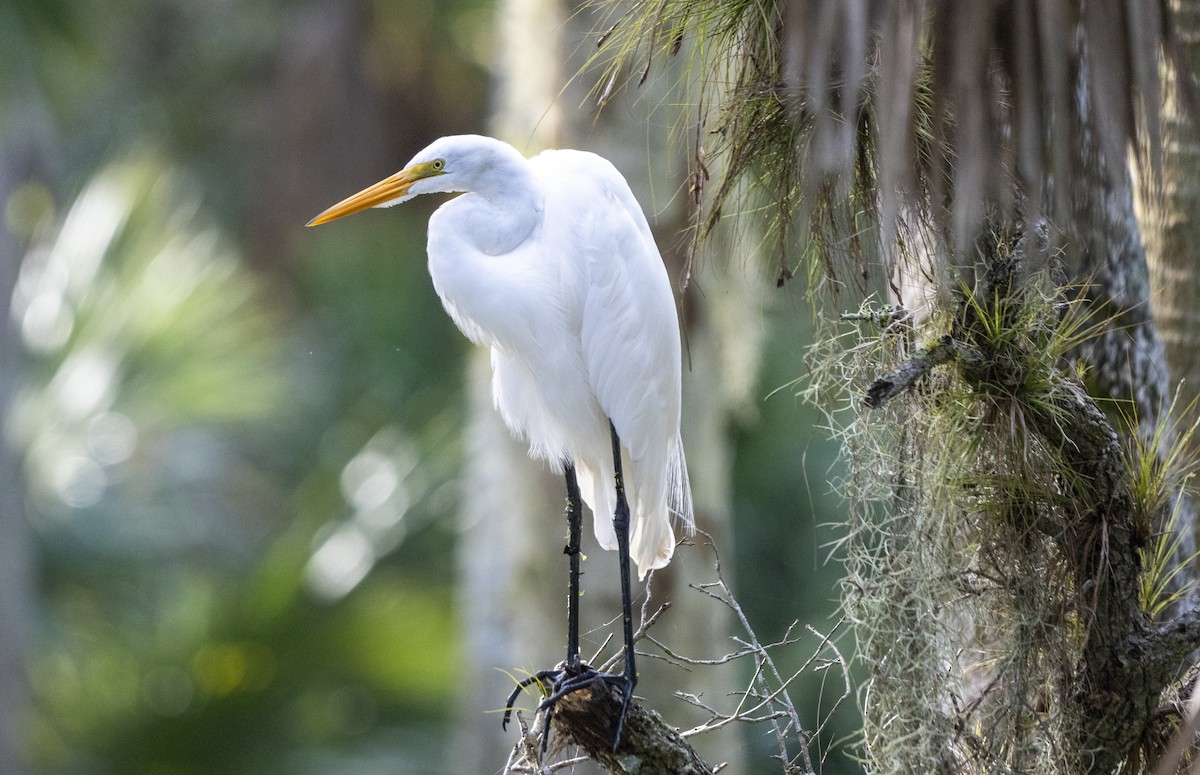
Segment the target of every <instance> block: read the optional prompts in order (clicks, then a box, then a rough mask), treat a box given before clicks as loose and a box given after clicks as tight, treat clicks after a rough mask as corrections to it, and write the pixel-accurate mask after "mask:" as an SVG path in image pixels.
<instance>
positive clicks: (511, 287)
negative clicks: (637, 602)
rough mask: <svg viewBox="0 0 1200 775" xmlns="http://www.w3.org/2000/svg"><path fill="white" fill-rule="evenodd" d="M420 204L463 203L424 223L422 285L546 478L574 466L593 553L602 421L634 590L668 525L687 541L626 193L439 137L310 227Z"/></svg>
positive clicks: (664, 359)
mask: <svg viewBox="0 0 1200 775" xmlns="http://www.w3.org/2000/svg"><path fill="white" fill-rule="evenodd" d="M435 192H463V194H462V195H461V196H458V197H455V198H454V199H451V200H450V201H448V202H446V203H445V204H443V205H442V206H441V207H440V208H438V210H437V211H436V212H435V213H434V214H433V216H432V217H431V218H430V221H429V243H428V248H429V251H428V252H429V273H430V276H431V277H432V278H433V285H434V288H435V289H436V291H437V293H438V295H439V296H440V297H441V299H442V303H443V304H444V306H445V308H446V311H447V312H448V313H449V314H450V316H451V317H452V318H453V319H454V321H455V323H457V324H458V327H459V328H460V329H462V331H463V333H464V334H466V335H467V336H468V337H470V338H471V339H472V340H473V341H475V342H477V343H479V344H483V345H487V346H488V347H489V348H491V354H492V368H493V383H492V385H493V394H494V397H495V403H496V407H497V408H498V409H499V411H500V413H501V415H502V416H503V417H504V420H505V422H506V423H507V425H508V427H509V428H510V429H511V430H512V431H513V433H514V434H516V435H517V436H518V437H520V438H522V439H525V440H527V441H528V442H529V447H530V454H531V455H532V456H534V457H536V458H541V459H544V460H547V461H549V463H550V464H551V465H552V466H554V467H555V468H556V469H557V470H561V468H562V465H563V463H564V462H567V461H573V463H574V465H575V469H576V472H577V474H578V479H579V486H580V491H581V494H582V496H583V498H584V500H585V501H586V502H587V503H588V505H589V506H590V507H591V508H592V511H593V515H594V524H595V532H596V538H597V539H598V540H599V542H600V545H601V546H603V547H604V548H606V549H616V548H617V539H616V535H615V533H614V531H613V525H612V514H613V511H614V509H615V507H616V491H615V488H614V485H613V474H614V471H613V457H612V442H611V436H610V431H609V426H608V422H609V420H610V419H611V421H612V423H613V427H614V428H615V429H616V432H617V435H618V436H619V437H620V439H621V442H622V468H623V470H624V481H625V489H626V494H627V496H628V500H629V505H630V510H631V512H632V522H631V529H630V556H631V558H632V559H633V561H634V562H635V563H636V564H637V566H638V570H639V573H640V575H641V576H643V577H644V576H645V574H646V572H647V571H649V570H650V569H652V568H660V567H662V566H664V565H666V564H667V563H668V562H669V561H670V559H671V555H672V553H673V551H674V547H675V536H674V533H673V531H672V528H671V516H670V515H671V514H674V515H676V516H677V517H678V518H679V519H680V521H681V522H682V523H683V525H684V526H685V527H686V528H687V529H690V528H691V526H692V505H691V495H690V490H689V486H688V478H687V468H686V465H685V462H684V456H683V446H682V443H681V441H680V435H679V422H680V369H681V363H680V361H681V355H680V339H679V323H678V319H677V317H676V312H675V301H674V297H673V295H672V293H671V286H670V281H669V279H668V277H667V273H666V269H665V268H664V266H663V263H662V258H661V256H660V255H659V252H658V248H657V247H656V246H655V243H654V238H653V236H652V235H651V233H650V227H649V225H648V224H647V222H646V217H645V215H644V214H643V213H642V210H641V208H640V207H639V205H638V203H637V200H636V199H635V198H634V196H633V193H632V192H631V191H630V190H629V186H628V184H627V183H626V182H625V179H624V178H622V177H621V174H620V173H619V172H617V170H616V168H615V167H613V166H612V164H610V163H609V162H608V161H606V160H604V159H603V158H601V157H599V156H597V155H595V154H592V153H586V152H582V151H567V150H561V151H545V152H543V153H541V154H538V155H537V156H535V157H533V158H531V159H526V158H525V157H523V156H522V155H521V154H520V153H518V152H517V151H516V149H514V148H513V147H512V146H510V145H508V144H507V143H503V142H501V141H499V140H494V139H492V138H488V137H480V136H477V135H458V136H453V137H443V138H441V139H440V140H437V141H435V142H434V143H432V144H431V145H430V146H429V147H427V148H426V149H425V150H423V151H421V152H420V153H418V154H417V155H416V156H415V157H414V158H413V160H412V161H411V162H410V163H409V164H408V166H407V167H405V169H404V170H402V171H401V172H399V173H397V174H396V175H393V176H392V177H390V178H387V179H386V180H383V181H381V182H380V183H377V184H376V185H374V186H372V187H370V188H368V189H366V190H364V191H363V192H360V193H359V194H356V195H354V196H353V197H350V198H349V199H347V200H345V201H344V202H342V203H339V204H338V205H335V206H334V207H332V208H330V209H329V210H327V211H325V213H322V214H321V215H320V216H318V217H317V218H315V219H313V221H312V222H311V223H310V225H316V224H318V223H324V222H326V221H329V220H333V219H334V218H339V217H341V216H343V215H349V214H350V213H352V212H357V211H358V210H361V209H364V208H366V207H386V206H391V205H394V204H397V203H399V202H402V201H405V200H407V199H409V198H411V197H413V196H417V195H419V194H428V193H435Z"/></svg>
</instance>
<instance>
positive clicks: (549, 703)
mask: <svg viewBox="0 0 1200 775" xmlns="http://www.w3.org/2000/svg"><path fill="white" fill-rule="evenodd" d="M636 683H637V681H636V679H634V678H633V677H632V676H629V675H625V674H624V673H622V674H613V673H605V672H601V671H600V670H597V669H595V668H594V667H591V666H590V665H587V664H585V663H583V662H578V663H575V664H567V663H562V664H559V665H558V666H557V667H555V668H554V669H553V670H540V671H538V672H537V673H534V674H533V675H531V676H529V677H528V678H526V679H525V680H523V681H521V682H520V683H519V684H517V688H515V689H513V692H512V694H510V695H509V696H508V701H507V702H506V703H505V705H504V719H503V721H502V722H501V726H502V727H503V728H504V729H508V722H509V719H510V718H511V716H512V710H513V703H514V702H516V700H517V697H518V696H519V695H520V694H521V692H522V691H524V690H525V689H526V688H528V687H530V686H533V685H535V684H536V685H537V686H538V687H539V688H540V689H541V691H542V697H543V699H542V701H541V702H540V703H539V704H538V707H537V710H538V713H545V721H544V723H543V724H542V745H541V753H542V755H543V756H545V754H546V748H547V746H548V745H549V742H550V722H551V721H552V720H553V719H554V709H555V707H556V706H557V705H558V702H559V700H561V699H563V698H564V697H566V696H567V695H570V694H574V693H575V692H577V691H580V690H582V689H592V688H596V687H597V684H606V685H610V686H613V687H615V688H617V689H618V690H619V691H620V692H621V709H620V713H619V715H618V716H617V725H616V727H617V728H616V734H614V735H613V744H612V749H613V751H614V752H615V751H616V750H617V746H618V745H619V744H620V742H621V732H622V730H623V728H624V726H625V715H626V713H627V712H628V710H629V702H630V700H631V699H632V698H633V687H634V685H635V684H636Z"/></svg>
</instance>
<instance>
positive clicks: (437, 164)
mask: <svg viewBox="0 0 1200 775" xmlns="http://www.w3.org/2000/svg"><path fill="white" fill-rule="evenodd" d="M445 166H446V162H445V161H443V160H442V159H434V160H433V170H434V172H441V171H442V168H443V167H445Z"/></svg>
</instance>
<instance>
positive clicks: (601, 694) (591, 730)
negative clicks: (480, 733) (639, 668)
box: [554, 681, 714, 775]
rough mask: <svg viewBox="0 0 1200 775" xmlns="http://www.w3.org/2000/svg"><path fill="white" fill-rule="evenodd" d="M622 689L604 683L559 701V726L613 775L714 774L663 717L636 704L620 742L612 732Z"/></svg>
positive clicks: (557, 722)
mask: <svg viewBox="0 0 1200 775" xmlns="http://www.w3.org/2000/svg"><path fill="white" fill-rule="evenodd" d="M621 700H622V696H621V691H620V689H618V688H617V687H615V686H612V685H610V684H608V683H605V682H604V681H595V682H593V684H592V685H591V687H589V688H586V689H581V690H579V691H577V692H573V693H571V694H568V695H567V696H566V697H563V698H562V699H561V700H559V701H558V705H557V707H556V708H555V711H554V722H555V724H554V726H555V728H556V729H557V731H558V732H559V733H560V734H562V735H564V736H565V737H566V738H567V739H568V740H569V741H570V742H572V743H574V744H575V745H578V746H579V747H580V748H582V749H583V750H584V751H585V752H586V753H587V755H588V756H589V757H591V758H592V759H593V760H595V761H596V763H598V764H599V765H600V766H602V767H604V768H605V769H606V770H608V771H609V772H611V773H614V775H627V773H631V772H636V773H638V775H674V774H676V773H679V774H681V775H711V774H712V773H713V772H714V770H713V768H712V767H710V766H709V765H708V764H707V763H706V762H705V761H704V760H703V759H701V758H700V755H699V754H698V753H696V750H695V749H694V748H692V746H691V745H689V744H688V742H687V740H685V739H684V738H683V736H682V735H681V734H679V732H677V731H676V730H674V729H673V728H671V726H670V725H669V724H667V723H666V722H665V721H663V719H662V716H660V715H658V714H657V713H655V712H654V711H652V710H647V709H646V708H644V707H643V706H642V705H641V704H640V703H638V702H637V701H636V700H635V701H633V702H630V703H629V710H628V712H627V713H626V715H625V724H624V727H623V729H622V732H621V743H620V745H619V746H617V749H616V750H615V751H614V750H613V745H612V740H613V733H614V731H615V730H616V725H617V720H618V719H619V718H620V714H621Z"/></svg>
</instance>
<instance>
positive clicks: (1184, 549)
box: [1068, 39, 1196, 610]
mask: <svg viewBox="0 0 1200 775" xmlns="http://www.w3.org/2000/svg"><path fill="white" fill-rule="evenodd" d="M1099 44H1100V42H1099V41H1088V40H1086V39H1085V40H1083V41H1082V42H1081V45H1080V51H1079V52H1077V57H1076V62H1077V64H1076V67H1077V76H1076V77H1077V79H1078V81H1077V90H1078V91H1077V99H1078V103H1079V104H1078V116H1079V119H1078V120H1079V128H1078V134H1079V140H1080V142H1079V144H1078V152H1079V155H1080V159H1079V161H1078V164H1079V168H1080V169H1081V170H1082V173H1081V175H1082V180H1081V181H1080V185H1078V186H1076V187H1075V188H1074V189H1073V190H1072V192H1071V196H1070V199H1071V205H1072V213H1071V215H1072V218H1071V222H1070V229H1069V235H1068V239H1070V240H1072V242H1073V250H1071V251H1069V252H1070V253H1072V254H1074V255H1075V256H1076V257H1077V259H1078V263H1077V265H1076V266H1075V267H1074V271H1073V277H1072V280H1073V281H1074V282H1076V283H1079V284H1081V285H1084V286H1085V287H1086V293H1087V297H1088V299H1089V300H1091V301H1092V303H1093V304H1094V305H1096V307H1097V309H1098V312H1099V314H1100V315H1101V316H1102V317H1104V318H1111V321H1110V322H1109V324H1108V325H1106V326H1105V327H1104V328H1103V330H1102V331H1101V333H1100V335H1099V336H1097V337H1096V338H1094V339H1092V340H1090V341H1088V342H1086V343H1085V344H1084V345H1083V346H1082V347H1081V348H1080V349H1081V353H1082V355H1083V357H1084V358H1085V360H1086V361H1087V363H1088V365H1089V366H1090V367H1091V372H1090V375H1089V378H1090V380H1091V381H1092V382H1093V386H1092V393H1093V395H1097V396H1099V397H1103V398H1111V399H1114V400H1115V401H1116V402H1118V403H1117V406H1120V407H1122V411H1124V412H1125V414H1126V416H1131V417H1132V418H1133V419H1135V420H1136V423H1137V424H1136V429H1135V430H1134V432H1135V433H1137V434H1138V435H1139V436H1140V437H1141V440H1142V442H1143V443H1145V445H1146V447H1147V449H1154V445H1155V444H1157V445H1158V449H1157V452H1158V455H1159V457H1160V459H1166V458H1168V457H1169V455H1170V453H1169V449H1170V447H1171V445H1172V444H1173V443H1174V441H1175V435H1174V433H1173V432H1170V431H1168V432H1159V426H1160V424H1161V423H1163V422H1166V421H1167V412H1168V409H1169V406H1168V401H1169V398H1170V382H1169V369H1168V365H1167V356H1166V351H1165V349H1164V347H1163V343H1162V340H1161V339H1160V338H1159V336H1158V329H1157V326H1156V323H1155V320H1154V318H1153V316H1152V315H1151V306H1150V275H1149V270H1148V268H1147V263H1146V253H1145V249H1144V247H1143V245H1142V238H1141V230H1140V228H1139V226H1138V222H1137V214H1136V211H1135V209H1134V196H1133V179H1132V176H1131V174H1130V172H1129V169H1128V167H1127V166H1125V165H1114V164H1112V163H1110V162H1111V159H1106V158H1105V153H1106V149H1105V147H1104V146H1103V144H1102V143H1101V142H1100V140H1099V139H1098V138H1097V136H1096V131H1095V124H1096V122H1097V121H1098V118H1097V114H1096V112H1095V109H1094V104H1095V94H1094V92H1095V90H1096V87H1095V86H1094V84H1093V83H1092V82H1091V81H1090V79H1091V78H1092V77H1093V74H1092V73H1091V72H1090V71H1089V69H1088V67H1087V66H1086V64H1085V63H1087V62H1088V47H1089V46H1099ZM1107 152H1109V153H1111V150H1108V151H1107ZM1177 499H1178V503H1176V500H1177ZM1174 509H1178V511H1179V514H1178V519H1177V520H1176V521H1175V522H1174V524H1173V525H1169V524H1168V519H1169V518H1170V516H1171V514H1172V511H1173V510H1174ZM1168 527H1170V528H1171V529H1172V530H1173V531H1174V536H1175V538H1176V539H1177V543H1176V548H1175V552H1174V557H1173V565H1174V566H1175V567H1177V568H1179V572H1178V573H1175V574H1174V575H1173V576H1172V578H1171V585H1170V590H1171V592H1173V593H1174V592H1178V593H1180V594H1181V595H1182V596H1183V597H1182V598H1181V600H1180V601H1179V603H1178V604H1177V605H1176V606H1174V608H1182V609H1189V610H1190V609H1192V608H1194V607H1195V602H1194V599H1195V593H1194V591H1193V590H1194V585H1195V581H1196V565H1195V562H1194V556H1195V553H1196V537H1195V510H1194V506H1193V504H1192V502H1191V499H1190V498H1187V497H1184V496H1176V497H1173V498H1172V499H1171V502H1170V503H1169V504H1168V507H1167V508H1165V509H1164V510H1163V512H1162V513H1161V514H1159V515H1157V522H1156V524H1155V528H1156V529H1160V530H1163V529H1167V528H1168Z"/></svg>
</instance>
